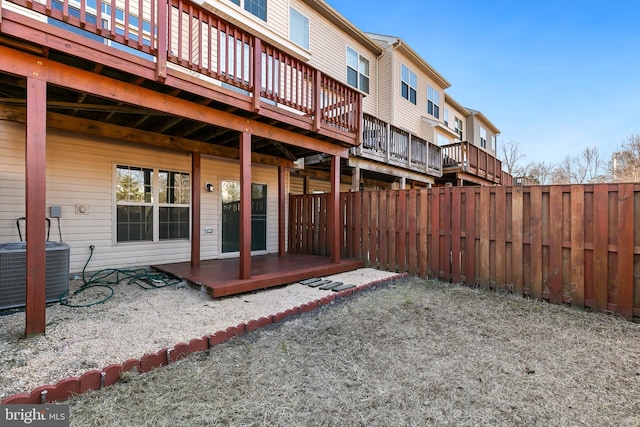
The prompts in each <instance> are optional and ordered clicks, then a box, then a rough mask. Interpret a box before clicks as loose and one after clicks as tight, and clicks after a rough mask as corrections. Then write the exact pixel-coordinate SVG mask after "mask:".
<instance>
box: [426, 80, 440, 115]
mask: <svg viewBox="0 0 640 427" xmlns="http://www.w3.org/2000/svg"><path fill="white" fill-rule="evenodd" d="M427 113H428V114H430V115H431V116H433V117H435V118H436V119H439V118H440V92H438V91H437V90H436V88H434V87H433V86H431V85H427Z"/></svg>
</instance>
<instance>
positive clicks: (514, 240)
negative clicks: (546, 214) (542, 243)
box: [511, 187, 524, 295]
mask: <svg viewBox="0 0 640 427" xmlns="http://www.w3.org/2000/svg"><path fill="white" fill-rule="evenodd" d="M523 202H524V200H523V193H522V187H513V189H512V193H511V212H512V213H511V271H512V275H513V277H512V281H513V291H514V292H515V293H516V294H518V295H522V282H523V271H522V270H523V269H522V267H523V253H522V243H523V236H522V234H523V224H522V222H523Z"/></svg>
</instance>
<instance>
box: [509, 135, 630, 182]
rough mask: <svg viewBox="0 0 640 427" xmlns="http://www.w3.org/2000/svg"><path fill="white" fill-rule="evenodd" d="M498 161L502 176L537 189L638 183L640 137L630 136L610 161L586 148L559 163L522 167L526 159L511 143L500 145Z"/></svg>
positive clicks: (517, 144)
mask: <svg viewBox="0 0 640 427" xmlns="http://www.w3.org/2000/svg"><path fill="white" fill-rule="evenodd" d="M499 157H500V160H501V161H502V169H503V170H504V171H505V172H507V173H509V174H510V175H512V176H513V177H523V178H526V179H528V180H529V181H531V182H533V183H536V184H540V185H547V184H588V183H598V182H638V181H640V134H632V135H630V136H629V137H628V138H627V140H626V141H625V142H624V143H623V144H622V145H621V146H620V147H619V148H618V149H617V150H616V151H614V153H613V154H612V155H611V157H610V158H609V159H607V158H605V156H603V155H602V154H601V153H600V151H599V150H598V148H597V147H586V148H585V149H584V150H582V151H581V152H579V153H577V154H575V155H573V156H572V155H567V156H566V157H565V158H564V159H563V160H562V161H561V162H559V163H553V162H546V161H542V162H536V161H533V162H529V163H525V160H526V157H527V156H526V154H525V153H524V151H523V150H522V148H521V147H520V144H519V143H518V142H517V141H514V140H510V141H507V142H503V143H502V144H501V146H500V155H499Z"/></svg>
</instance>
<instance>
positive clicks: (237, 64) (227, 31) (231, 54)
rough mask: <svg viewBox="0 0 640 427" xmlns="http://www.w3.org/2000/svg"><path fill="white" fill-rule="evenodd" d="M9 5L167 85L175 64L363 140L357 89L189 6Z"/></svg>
mask: <svg viewBox="0 0 640 427" xmlns="http://www.w3.org/2000/svg"><path fill="white" fill-rule="evenodd" d="M5 2H10V3H14V4H17V5H19V6H21V7H24V8H26V9H29V10H32V11H34V12H37V13H40V14H41V15H42V16H45V17H47V19H53V20H55V21H56V25H57V26H70V27H69V28H70V29H71V30H72V31H74V32H75V33H81V34H84V35H87V37H89V38H92V39H95V40H99V41H103V42H104V43H105V44H109V45H111V46H113V47H114V48H118V49H123V46H125V47H126V48H129V49H133V50H134V51H137V52H140V53H142V55H141V56H143V58H147V59H149V60H151V61H154V62H155V67H156V70H157V72H156V74H157V78H158V80H160V81H162V80H163V79H164V78H166V76H167V63H173V64H175V65H178V66H180V67H183V68H185V69H187V70H189V71H190V72H194V73H196V75H198V74H199V75H202V76H206V77H208V78H211V79H213V80H214V81H215V82H217V84H218V85H229V86H231V87H233V88H236V89H237V90H240V91H241V93H244V94H245V95H248V96H252V97H253V108H254V109H255V110H259V108H260V102H261V101H263V100H266V101H267V103H269V104H276V105H277V106H281V107H286V109H287V111H291V110H293V111H294V112H297V113H298V114H300V115H301V116H305V117H309V118H312V119H313V123H314V129H315V130H318V129H319V128H320V126H321V124H322V123H324V124H328V125H329V126H331V127H332V129H338V130H341V131H345V132H348V133H352V134H355V135H357V134H358V132H359V131H360V112H361V103H362V95H361V94H360V93H359V92H358V91H357V90H355V89H353V88H351V87H350V86H347V85H346V84H343V83H341V82H339V81H337V80H335V79H333V78H331V77H329V76H327V75H325V74H324V73H322V72H321V71H319V70H317V69H315V68H312V67H310V66H308V65H307V64H306V63H304V62H303V61H300V60H298V59H296V58H294V57H293V56H291V55H289V54H287V53H285V52H283V51H282V50H279V49H277V48H275V47H273V46H270V45H269V44H268V43H266V42H265V41H263V40H261V39H260V38H258V37H256V36H254V35H252V34H251V33H249V32H247V31H245V30H243V29H240V28H238V27H236V26H234V25H232V24H230V23H229V22H228V21H226V20H224V19H222V18H221V17H219V16H217V15H216V14H215V13H213V12H211V11H209V10H207V9H205V8H203V7H200V6H198V5H197V4H195V3H191V2H190V1H188V0H102V1H100V0H35V1H33V0H5ZM71 27H75V28H76V29H75V30H74V29H73V28H71ZM77 29H80V30H83V32H80V31H78V30H77ZM114 43H115V44H114ZM145 55H146V56H145ZM207 84H210V83H206V82H205V81H204V80H203V85H207Z"/></svg>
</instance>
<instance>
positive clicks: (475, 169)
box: [442, 142, 512, 185]
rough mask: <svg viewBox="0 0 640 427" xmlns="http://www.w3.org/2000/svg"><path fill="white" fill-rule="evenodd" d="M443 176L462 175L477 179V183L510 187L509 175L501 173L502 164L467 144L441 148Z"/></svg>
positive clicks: (457, 143)
mask: <svg viewBox="0 0 640 427" xmlns="http://www.w3.org/2000/svg"><path fill="white" fill-rule="evenodd" d="M442 164H443V168H444V174H458V173H463V174H466V175H467V176H471V177H474V178H479V180H476V182H477V183H481V184H485V185H486V184H490V185H494V184H495V185H511V183H512V178H511V175H509V174H507V173H506V172H503V171H502V162H501V161H500V160H498V159H497V158H495V157H493V156H492V155H491V154H489V153H487V152H486V151H484V150H482V149H480V148H478V147H477V146H475V145H473V144H471V143H469V142H455V143H453V144H447V145H444V146H442Z"/></svg>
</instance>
